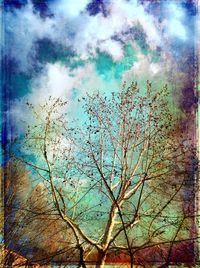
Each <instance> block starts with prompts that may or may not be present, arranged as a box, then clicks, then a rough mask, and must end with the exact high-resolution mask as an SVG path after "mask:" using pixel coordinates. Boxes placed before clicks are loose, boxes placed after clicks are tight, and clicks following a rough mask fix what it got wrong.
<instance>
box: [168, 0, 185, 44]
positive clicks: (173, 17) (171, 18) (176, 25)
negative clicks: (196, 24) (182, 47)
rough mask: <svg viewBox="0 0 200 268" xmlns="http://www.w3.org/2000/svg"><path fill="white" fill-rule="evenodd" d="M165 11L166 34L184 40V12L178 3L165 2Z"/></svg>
mask: <svg viewBox="0 0 200 268" xmlns="http://www.w3.org/2000/svg"><path fill="white" fill-rule="evenodd" d="M165 12H166V20H165V22H164V27H165V31H166V32H167V35H169V36H172V37H176V38H179V39H181V40H183V41H185V40H186V39H187V28H186V25H185V24H184V20H185V19H186V14H185V11H184V10H183V8H182V7H181V5H180V3H178V2H177V3H167V4H166V5H165Z"/></svg>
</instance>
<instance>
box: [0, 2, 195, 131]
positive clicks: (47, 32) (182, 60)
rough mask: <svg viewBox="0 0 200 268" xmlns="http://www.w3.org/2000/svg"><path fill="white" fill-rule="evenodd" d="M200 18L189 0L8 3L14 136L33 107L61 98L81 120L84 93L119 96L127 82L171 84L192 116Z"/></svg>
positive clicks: (6, 44) (7, 90)
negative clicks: (79, 111) (79, 102)
mask: <svg viewBox="0 0 200 268" xmlns="http://www.w3.org/2000/svg"><path fill="white" fill-rule="evenodd" d="M196 14H197V10H196V5H195V2H194V1H187V0H179V1H175V0H167V1H166V0H161V1H144V0H143V1H142V0H140V1H139V0H138V1H137V0H79V1H74V0H67V1H66V0H44V1H37V0H32V1H30V0H29V1H25V0H15V1H14V0H13V1H8V0H5V1H4V12H3V22H4V26H5V33H4V35H2V36H4V38H2V41H1V43H2V46H3V48H4V49H3V53H2V61H3V64H4V66H5V73H6V75H5V76H4V78H3V79H5V83H3V84H4V91H3V92H4V93H3V98H4V99H6V98H7V99H9V107H4V109H5V110H9V115H11V117H10V118H11V121H12V122H14V123H12V124H11V125H12V127H13V129H16V125H18V126H19V125H21V123H20V122H21V121H22V120H29V118H28V113H27V112H25V111H26V106H25V101H26V100H27V99H28V100H29V101H31V102H32V103H33V104H34V105H37V104H38V103H39V102H43V101H44V100H45V99H48V97H49V95H51V96H54V97H62V98H63V99H67V101H68V103H69V105H68V107H69V109H70V111H73V112H75V111H74V107H75V106H76V105H75V104H77V103H76V102H77V99H78V98H79V97H80V96H83V95H84V94H85V93H86V92H88V93H91V92H93V91H95V90H100V91H103V92H105V93H107V92H111V91H118V90H120V89H121V88H122V84H123V83H124V81H126V82H128V83H130V82H131V81H137V82H138V83H139V85H140V86H141V87H144V84H145V81H146V80H147V79H148V80H150V81H153V83H154V85H155V87H158V88H159V87H162V86H163V85H164V84H165V83H168V85H169V87H170V88H171V89H172V96H175V98H177V100H178V102H177V106H180V108H181V109H182V110H183V111H184V112H189V111H190V110H191V107H192V106H193V105H194V93H193V83H194V72H195V69H194V62H195V50H194V46H195V23H196ZM16 122H17V124H16ZM16 131H17V130H16ZM12 132H13V133H14V132H15V131H14V130H13V131H12Z"/></svg>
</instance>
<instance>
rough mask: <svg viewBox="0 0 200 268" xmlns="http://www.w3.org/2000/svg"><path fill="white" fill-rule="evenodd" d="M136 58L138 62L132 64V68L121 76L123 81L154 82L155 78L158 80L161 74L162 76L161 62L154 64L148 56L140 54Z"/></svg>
mask: <svg viewBox="0 0 200 268" xmlns="http://www.w3.org/2000/svg"><path fill="white" fill-rule="evenodd" d="M137 58H138V61H137V62H135V63H134V65H133V66H132V68H131V69H129V70H128V71H125V72H124V74H123V76H122V79H123V80H124V81H127V80H129V81H131V80H136V81H138V82H139V83H140V81H146V80H154V78H155V77H156V78H158V77H159V76H160V74H161V73H162V74H163V72H164V67H163V65H162V64H161V62H159V63H154V62H152V61H151V57H150V56H146V55H144V54H142V53H138V55H137Z"/></svg>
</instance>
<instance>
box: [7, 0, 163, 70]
mask: <svg viewBox="0 0 200 268" xmlns="http://www.w3.org/2000/svg"><path fill="white" fill-rule="evenodd" d="M89 2H90V1H89V0H80V1H74V0H73V1H72V0H69V1H64V0H58V1H55V2H52V3H50V4H49V8H50V10H51V12H52V13H53V16H51V17H45V18H44V17H41V16H40V14H39V12H37V11H35V10H34V7H33V5H32V4H31V2H29V3H28V4H27V5H25V6H24V7H22V8H21V9H16V10H14V12H11V11H9V12H7V13H6V25H7V26H6V31H7V34H8V37H9V42H10V45H9V46H8V47H9V48H8V49H9V51H8V52H9V53H11V55H12V56H13V57H14V58H15V59H17V61H18V63H19V68H20V69H21V70H22V71H26V70H27V69H30V67H31V66H32V60H33V59H34V57H35V56H36V52H37V47H36V46H35V44H36V42H37V40H40V39H43V38H49V39H50V40H51V41H52V42H56V43H60V44H62V45H63V46H64V47H65V48H66V49H68V48H69V47H71V48H72V49H73V50H74V51H75V52H76V53H77V54H78V55H79V56H80V57H81V58H82V59H88V58H89V57H95V56H96V51H97V49H99V50H100V51H105V52H106V53H108V54H109V55H111V56H112V57H113V60H114V61H115V60H119V59H121V57H122V56H123V46H122V43H121V42H120V41H117V39H116V38H115V37H116V36H117V37H119V38H118V39H120V38H122V39H123V36H124V35H127V32H129V30H130V29H131V28H132V27H133V26H134V25H137V24H138V23H139V24H140V25H142V27H143V28H144V31H145V33H146V36H147V41H148V42H149V44H150V45H151V46H152V47H154V46H155V45H157V44H159V42H160V38H159V32H158V31H157V28H156V24H155V19H154V17H153V16H151V15H149V14H148V13H147V12H145V10H144V7H143V6H142V5H140V4H138V3H137V1H136V0H130V1H126V0H115V1H114V0H110V1H109V2H108V3H107V4H106V7H105V8H106V9H107V13H108V16H106V17H105V16H104V15H103V14H102V13H98V14H97V15H96V16H90V15H89V13H88V12H87V9H86V6H87V4H88V3H89ZM11 46H12V49H11Z"/></svg>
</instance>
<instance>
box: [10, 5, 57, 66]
mask: <svg viewBox="0 0 200 268" xmlns="http://www.w3.org/2000/svg"><path fill="white" fill-rule="evenodd" d="M5 23H6V31H7V33H8V34H9V36H10V38H11V39H9V41H10V43H9V44H8V46H7V47H6V48H7V49H9V51H8V53H9V54H11V55H12V56H13V57H14V58H15V59H17V61H18V62H19V63H20V69H21V70H22V71H25V70H26V69H27V68H29V67H30V60H31V59H30V57H29V56H30V53H31V54H32V55H34V53H35V49H34V46H33V44H34V42H35V41H36V40H38V39H40V38H44V37H50V38H54V34H53V31H52V30H53V29H54V26H55V25H54V21H53V20H51V19H50V18H46V19H42V18H41V17H40V15H39V13H37V12H33V6H32V4H31V3H29V4H27V5H26V6H24V7H22V8H21V9H17V10H15V13H14V14H13V13H11V12H7V13H6V14H5Z"/></svg>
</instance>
